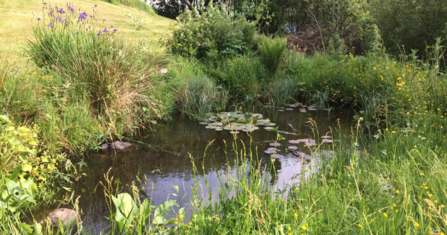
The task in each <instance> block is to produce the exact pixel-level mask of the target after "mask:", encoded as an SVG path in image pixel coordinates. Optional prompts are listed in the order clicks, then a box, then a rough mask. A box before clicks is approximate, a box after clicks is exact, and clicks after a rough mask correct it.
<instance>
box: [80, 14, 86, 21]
mask: <svg viewBox="0 0 447 235" xmlns="http://www.w3.org/2000/svg"><path fill="white" fill-rule="evenodd" d="M85 18H87V13H85V12H83V13H81V14H80V15H79V19H80V20H81V21H83V20H85Z"/></svg>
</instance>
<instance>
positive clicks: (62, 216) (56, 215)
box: [40, 208, 81, 228]
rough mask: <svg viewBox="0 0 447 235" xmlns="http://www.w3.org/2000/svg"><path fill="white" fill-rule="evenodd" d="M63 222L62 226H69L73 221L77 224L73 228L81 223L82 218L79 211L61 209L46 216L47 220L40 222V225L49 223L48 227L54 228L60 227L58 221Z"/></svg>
mask: <svg viewBox="0 0 447 235" xmlns="http://www.w3.org/2000/svg"><path fill="white" fill-rule="evenodd" d="M59 220H60V221H61V223H62V225H64V226H65V225H67V224H69V223H70V222H72V221H73V220H75V222H74V223H73V226H72V228H73V227H74V226H76V225H77V224H78V223H79V222H80V221H81V218H80V216H79V214H78V212H77V211H75V210H72V209H67V208H59V209H56V210H54V211H52V212H50V213H49V214H48V215H47V216H45V219H43V220H42V221H40V224H44V223H48V225H50V226H52V227H58V225H59V223H58V221H59Z"/></svg>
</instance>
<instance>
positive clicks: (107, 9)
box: [0, 0, 175, 56]
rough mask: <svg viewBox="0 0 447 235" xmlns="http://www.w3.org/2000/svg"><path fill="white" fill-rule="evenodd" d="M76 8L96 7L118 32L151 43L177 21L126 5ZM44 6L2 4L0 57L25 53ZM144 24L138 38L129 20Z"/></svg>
mask: <svg viewBox="0 0 447 235" xmlns="http://www.w3.org/2000/svg"><path fill="white" fill-rule="evenodd" d="M45 2H46V3H47V4H52V5H55V4H57V5H60V6H62V7H63V6H65V4H66V2H67V0H48V1H45ZM70 2H73V3H74V6H75V7H76V8H79V9H80V10H81V11H86V12H87V13H91V12H92V11H93V8H94V5H97V7H96V8H95V11H96V15H97V16H98V17H99V19H106V23H107V24H110V25H113V26H114V27H115V28H117V29H118V30H119V32H120V33H121V34H122V35H124V36H126V37H128V38H130V39H135V38H147V39H148V40H150V41H154V40H158V39H159V38H160V36H161V35H162V34H163V33H165V32H166V31H167V29H168V27H169V25H170V24H174V22H175V21H173V20H171V19H168V18H165V17H162V16H157V15H149V14H147V13H145V12H142V11H140V10H138V9H135V8H130V7H127V6H124V5H113V4H110V3H107V2H104V1H99V0H75V1H70ZM42 6H43V4H42V1H41V0H2V1H0V43H1V44H2V47H1V48H0V54H4V53H6V52H8V53H10V54H12V55H13V56H19V55H21V53H22V52H23V50H24V46H25V45H26V42H27V40H33V34H32V30H31V28H32V25H33V24H36V23H37V20H36V18H37V17H42V12H41V8H42ZM129 14H131V15H132V16H133V17H137V18H138V19H139V20H140V19H141V20H144V23H145V25H144V26H143V28H141V30H140V31H139V32H138V34H137V35H136V34H135V33H134V32H135V26H133V24H134V20H132V19H131V18H130V17H129Z"/></svg>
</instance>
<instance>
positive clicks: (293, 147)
mask: <svg viewBox="0 0 447 235" xmlns="http://www.w3.org/2000/svg"><path fill="white" fill-rule="evenodd" d="M287 148H288V149H290V150H297V149H298V147H297V146H293V145H291V146H289V147H287Z"/></svg>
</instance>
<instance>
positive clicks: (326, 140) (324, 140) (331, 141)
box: [322, 139, 334, 144]
mask: <svg viewBox="0 0 447 235" xmlns="http://www.w3.org/2000/svg"><path fill="white" fill-rule="evenodd" d="M322 142H323V143H327V144H331V143H333V142H334V141H333V140H331V139H323V140H322Z"/></svg>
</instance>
